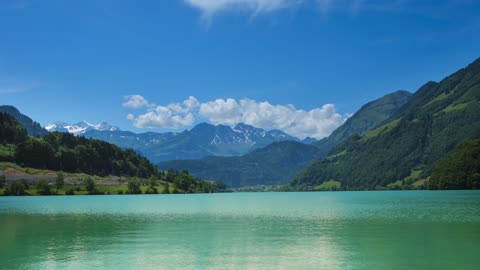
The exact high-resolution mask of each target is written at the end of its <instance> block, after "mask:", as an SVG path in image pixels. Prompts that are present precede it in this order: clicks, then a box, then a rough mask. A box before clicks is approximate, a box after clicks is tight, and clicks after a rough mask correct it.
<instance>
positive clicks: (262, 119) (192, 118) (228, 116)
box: [127, 96, 348, 139]
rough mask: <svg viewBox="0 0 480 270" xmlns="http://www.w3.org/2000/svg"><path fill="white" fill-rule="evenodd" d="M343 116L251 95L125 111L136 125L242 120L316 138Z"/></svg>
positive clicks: (325, 107) (173, 125) (330, 106)
mask: <svg viewBox="0 0 480 270" xmlns="http://www.w3.org/2000/svg"><path fill="white" fill-rule="evenodd" d="M346 117H348V116H345V115H343V116H342V115H341V114H339V113H338V112H337V111H336V109H335V106H334V105H333V104H325V105H323V106H321V107H319V108H314V109H311V110H302V109H297V108H296V107H295V106H293V105H291V104H288V105H273V104H271V103H269V102H267V101H264V102H257V101H255V100H252V99H240V100H235V99H232V98H228V99H216V100H212V101H207V102H203V103H201V102H199V101H198V100H197V99H196V98H195V97H192V96H191V97H189V98H188V99H186V100H184V101H183V102H178V103H171V104H168V105H164V106H156V107H151V108H150V109H148V111H147V112H146V113H144V114H141V115H138V116H135V115H133V114H129V115H127V119H129V120H131V121H132V122H133V124H134V126H135V127H137V128H170V129H179V128H183V127H190V126H192V125H193V124H194V123H196V122H199V121H207V122H210V123H212V124H216V125H218V124H223V125H235V124H237V123H240V122H242V123H246V124H249V125H252V126H255V127H259V128H264V129H267V130H270V129H280V130H283V131H285V132H287V133H289V134H291V135H294V136H297V137H299V138H305V137H308V136H310V137H315V138H318V139H320V138H323V137H325V136H328V135H329V134H330V133H331V132H332V131H333V130H334V129H335V128H337V127H338V126H339V125H341V124H342V123H343V122H344V121H345V119H346Z"/></svg>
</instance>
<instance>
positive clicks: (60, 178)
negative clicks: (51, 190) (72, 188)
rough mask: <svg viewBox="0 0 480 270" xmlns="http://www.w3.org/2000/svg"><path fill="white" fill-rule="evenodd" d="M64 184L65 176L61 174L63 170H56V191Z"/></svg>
mask: <svg viewBox="0 0 480 270" xmlns="http://www.w3.org/2000/svg"><path fill="white" fill-rule="evenodd" d="M64 186H65V177H64V175H63V172H61V171H60V172H58V173H57V177H55V188H56V189H57V190H56V191H57V192H58V190H59V189H61V188H63V187H64Z"/></svg>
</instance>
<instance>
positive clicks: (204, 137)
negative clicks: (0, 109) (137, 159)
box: [46, 121, 313, 162]
mask: <svg viewBox="0 0 480 270" xmlns="http://www.w3.org/2000/svg"><path fill="white" fill-rule="evenodd" d="M46 128H47V130H49V131H60V132H68V133H72V134H74V135H81V136H85V137H87V138H93V139H99V140H103V141H107V142H109V143H113V144H116V145H117V146H120V147H122V148H132V149H134V150H136V151H138V152H140V153H142V154H143V155H145V156H146V157H147V158H149V159H150V160H152V161H155V162H159V161H166V160H177V159H197V158H203V157H206V156H240V155H243V154H246V153H248V152H250V151H252V150H255V149H257V148H261V147H264V146H267V145H269V144H270V143H273V142H279V141H299V142H300V141H301V140H299V139H298V138H295V137H293V136H290V135H288V134H287V133H285V132H283V131H281V130H270V131H266V130H264V129H261V128H256V127H253V126H251V125H247V124H244V123H238V124H236V125H235V126H233V127H230V126H226V125H216V126H215V125H211V124H207V123H201V124H198V125H196V126H195V127H193V128H192V129H191V130H185V131H183V132H181V133H176V132H165V133H156V132H146V133H134V132H130V131H122V130H120V129H119V128H118V127H115V126H112V125H110V124H108V123H106V122H102V123H100V124H97V125H94V124H90V123H88V122H86V121H82V122H80V123H77V124H74V125H72V124H67V123H63V122H56V123H52V124H49V125H47V127H46ZM306 141H308V142H312V141H313V139H311V138H307V139H306Z"/></svg>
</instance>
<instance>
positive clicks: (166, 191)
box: [162, 182, 170, 194]
mask: <svg viewBox="0 0 480 270" xmlns="http://www.w3.org/2000/svg"><path fill="white" fill-rule="evenodd" d="M162 194H170V185H169V184H168V182H165V183H163V190H162Z"/></svg>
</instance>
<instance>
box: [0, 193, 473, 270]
mask: <svg viewBox="0 0 480 270" xmlns="http://www.w3.org/2000/svg"><path fill="white" fill-rule="evenodd" d="M0 243H1V245H0V262H1V263H0V268H2V267H3V268H5V269H333V270H335V269H476V267H477V266H478V265H479V263H480V259H479V258H478V256H477V255H476V254H477V253H478V250H480V193H478V192H464V191H461V192H418V191H416V192H344V193H255V194H217V195H178V196H177V195H170V196H162V195H157V196H93V197H88V196H76V197H23V198H0Z"/></svg>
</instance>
